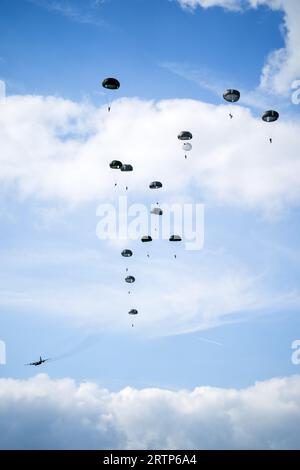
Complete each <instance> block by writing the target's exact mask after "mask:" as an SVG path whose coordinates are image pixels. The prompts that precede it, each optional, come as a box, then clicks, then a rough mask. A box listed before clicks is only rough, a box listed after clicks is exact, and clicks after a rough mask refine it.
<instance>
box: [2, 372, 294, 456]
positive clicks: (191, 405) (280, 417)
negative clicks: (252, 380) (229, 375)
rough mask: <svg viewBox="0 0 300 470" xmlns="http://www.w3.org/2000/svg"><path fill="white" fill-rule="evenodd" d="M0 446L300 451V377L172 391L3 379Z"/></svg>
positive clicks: (37, 378)
mask: <svg viewBox="0 0 300 470" xmlns="http://www.w3.org/2000/svg"><path fill="white" fill-rule="evenodd" d="M0 417H1V419H0V435H1V440H0V447H1V448H2V449H299V448H300V438H299V426H300V377H299V376H293V377H288V378H275V379H272V380H268V381H265V382H258V383H256V384H255V385H254V386H252V387H249V388H245V389H242V390H237V389H222V388H213V387H197V388H195V389H194V390H179V391H171V390H164V389H159V388H147V389H141V390H136V389H133V388H131V387H127V388H125V389H123V390H121V391H119V392H116V393H112V392H109V391H108V390H106V389H102V388H100V387H99V386H97V385H96V384H95V383H89V382H86V383H81V384H80V385H77V384H76V383H75V382H74V381H73V380H71V379H67V378H66V379H60V380H51V379H50V378H49V377H48V376H47V375H44V374H41V375H37V376H35V377H33V378H31V379H28V380H23V381H21V380H14V379H0Z"/></svg>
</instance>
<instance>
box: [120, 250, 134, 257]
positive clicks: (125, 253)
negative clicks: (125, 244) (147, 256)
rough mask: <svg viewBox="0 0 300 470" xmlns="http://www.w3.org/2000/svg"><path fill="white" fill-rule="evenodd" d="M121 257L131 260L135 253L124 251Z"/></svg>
mask: <svg viewBox="0 0 300 470" xmlns="http://www.w3.org/2000/svg"><path fill="white" fill-rule="evenodd" d="M121 255H122V256H124V258H130V256H132V255H133V253H132V251H131V250H128V249H126V250H123V251H122V253H121Z"/></svg>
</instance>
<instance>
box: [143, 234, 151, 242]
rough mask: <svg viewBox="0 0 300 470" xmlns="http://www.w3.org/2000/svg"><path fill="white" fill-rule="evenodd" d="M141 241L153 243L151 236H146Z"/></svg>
mask: <svg viewBox="0 0 300 470" xmlns="http://www.w3.org/2000/svg"><path fill="white" fill-rule="evenodd" d="M141 241H142V242H143V243H147V242H152V237H150V235H144V236H143V237H142V238H141Z"/></svg>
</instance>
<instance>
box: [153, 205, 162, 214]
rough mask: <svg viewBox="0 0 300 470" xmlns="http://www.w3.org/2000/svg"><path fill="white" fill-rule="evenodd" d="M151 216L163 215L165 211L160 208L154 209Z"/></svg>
mask: <svg viewBox="0 0 300 470" xmlns="http://www.w3.org/2000/svg"><path fill="white" fill-rule="evenodd" d="M151 214H155V215H163V211H162V209H160V208H159V207H154V208H153V209H152V211H151Z"/></svg>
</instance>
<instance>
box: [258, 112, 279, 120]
mask: <svg viewBox="0 0 300 470" xmlns="http://www.w3.org/2000/svg"><path fill="white" fill-rule="evenodd" d="M261 118H262V120H263V121H265V122H275V121H277V119H278V118H279V113H278V112H277V111H274V110H269V111H265V112H264V114H263V115H262V117H261Z"/></svg>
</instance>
